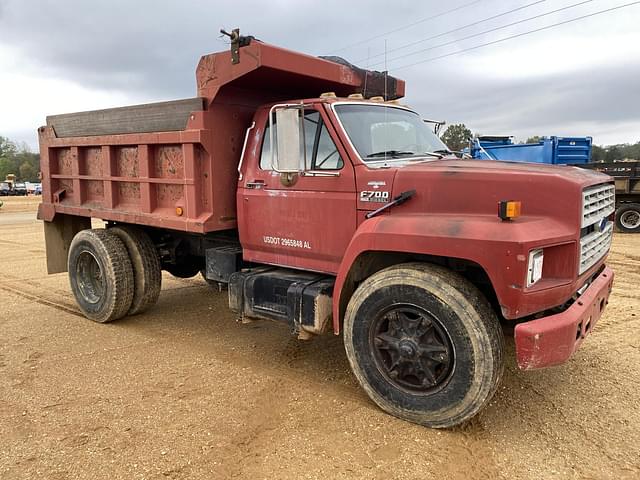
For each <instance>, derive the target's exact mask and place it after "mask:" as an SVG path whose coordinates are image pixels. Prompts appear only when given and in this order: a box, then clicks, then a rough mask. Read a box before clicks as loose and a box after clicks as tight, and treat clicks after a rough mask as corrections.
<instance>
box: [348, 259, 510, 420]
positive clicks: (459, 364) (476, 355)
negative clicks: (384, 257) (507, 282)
mask: <svg viewBox="0 0 640 480" xmlns="http://www.w3.org/2000/svg"><path fill="white" fill-rule="evenodd" d="M344 341H345V348H346V351H347V357H348V359H349V362H350V364H351V367H352V369H353V372H354V373H355V375H356V377H357V379H358V381H359V382H360V384H361V385H362V387H363V388H364V389H365V390H366V392H367V393H368V395H369V396H370V397H371V399H372V400H373V401H374V402H375V403H376V404H377V405H378V406H379V407H380V408H382V409H383V410H385V411H386V412H388V413H390V414H392V415H395V416H397V417H400V418H402V419H405V420H409V421H412V422H415V423H419V424H421V425H425V426H429V427H435V428H444V427H451V426H454V425H457V424H459V423H461V422H464V421H465V420H467V419H469V418H471V417H472V416H474V415H475V414H476V413H478V412H479V411H480V410H481V409H482V408H483V407H484V406H485V405H486V404H487V403H488V401H489V400H490V399H491V397H492V395H493V394H494V392H495V391H496V389H497V386H498V383H499V381H500V378H501V377H502V372H503V350H504V337H503V334H502V330H501V328H500V324H499V322H498V320H497V318H496V316H495V314H494V313H493V311H492V310H491V307H490V306H489V303H488V302H487V300H486V299H485V298H484V297H483V296H482V294H481V293H480V292H479V291H478V289H477V288H476V287H474V286H473V285H472V284H471V283H470V282H468V281H467V280H465V279H464V278H463V277H461V276H460V275H457V274H455V273H453V272H451V271H449V270H447V269H445V268H443V267H439V266H435V265H428V264H420V263H412V264H403V265H397V266H393V267H390V268H387V269H384V270H382V271H380V272H378V273H376V274H374V275H372V276H371V277H369V278H368V279H367V280H365V281H364V282H363V283H362V284H361V285H360V286H359V287H358V289H357V290H356V292H355V293H354V295H353V297H352V298H351V300H350V302H349V305H348V307H347V312H346V316H345V320H344Z"/></svg>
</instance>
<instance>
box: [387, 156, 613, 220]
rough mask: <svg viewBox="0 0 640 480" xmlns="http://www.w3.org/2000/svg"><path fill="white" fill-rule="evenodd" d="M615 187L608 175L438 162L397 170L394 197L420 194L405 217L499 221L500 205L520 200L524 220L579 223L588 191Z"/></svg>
mask: <svg viewBox="0 0 640 480" xmlns="http://www.w3.org/2000/svg"><path fill="white" fill-rule="evenodd" d="M609 181H612V178H611V177H609V176H608V175H604V174H601V173H599V172H594V171H591V170H585V169H582V168H578V167H570V166H553V165H540V164H530V163H517V162H494V161H486V160H481V161H474V160H437V161H432V162H424V163H417V164H415V165H408V166H405V167H403V168H398V169H396V171H395V179H394V181H393V192H392V195H393V196H396V195H398V194H400V193H401V192H403V191H407V190H416V195H415V198H413V199H412V200H411V201H409V202H406V204H405V205H406V207H405V205H403V206H402V211H403V212H404V213H424V212H428V213H432V214H434V213H435V214H437V213H447V214H452V215H455V214H491V215H497V210H498V202H500V201H503V200H519V201H521V202H522V216H556V217H558V218H563V219H566V218H567V215H571V217H572V218H575V219H578V218H579V217H580V215H581V209H582V190H583V189H584V188H586V187H588V186H591V185H595V184H598V183H605V182H609Z"/></svg>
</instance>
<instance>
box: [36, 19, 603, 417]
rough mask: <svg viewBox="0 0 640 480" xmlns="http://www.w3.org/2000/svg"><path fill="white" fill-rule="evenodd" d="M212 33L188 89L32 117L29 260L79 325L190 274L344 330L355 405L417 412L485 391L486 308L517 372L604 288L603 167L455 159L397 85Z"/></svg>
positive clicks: (432, 411)
mask: <svg viewBox="0 0 640 480" xmlns="http://www.w3.org/2000/svg"><path fill="white" fill-rule="evenodd" d="M231 39H232V43H231V51H230V52H220V53H216V54H211V55H205V56H203V57H202V58H201V59H200V62H199V64H198V67H197V70H196V80H197V86H198V97H197V98H193V99H187V100H180V101H173V102H166V103H159V104H150V105H138V106H133V107H123V108H118V109H109V110H101V111H98V112H83V113H75V114H66V115H56V116H51V117H48V118H47V125H46V126H43V127H41V128H40V129H39V137H40V152H41V168H42V184H43V199H42V204H41V205H40V208H39V212H38V216H39V218H40V219H41V220H43V221H44V228H45V242H46V249H47V267H48V271H49V272H50V273H57V272H63V271H68V273H69V280H70V283H71V289H72V291H73V294H74V296H75V298H76V301H77V302H78V305H79V307H80V309H81V310H82V311H83V312H84V314H85V315H86V316H87V317H88V318H89V319H91V320H94V321H96V322H108V321H112V320H116V319H118V318H121V317H123V316H125V315H133V314H136V313H141V312H143V311H145V310H146V309H148V308H149V307H151V306H152V305H153V304H154V303H155V302H156V300H157V298H158V295H159V293H160V287H161V269H164V270H167V271H168V272H170V273H171V274H173V275H175V276H177V277H192V276H195V275H197V274H199V273H200V272H202V273H203V275H204V276H205V278H206V279H207V280H209V281H211V282H216V283H220V284H224V285H226V286H228V294H229V306H230V308H231V310H232V311H234V312H236V313H237V314H238V316H239V317H240V318H244V317H250V318H262V319H271V320H276V321H281V322H284V323H286V324H288V325H289V327H290V329H291V332H293V334H295V335H297V336H298V338H300V339H305V340H308V339H311V338H313V337H314V336H316V335H320V334H323V333H327V332H329V331H333V333H334V334H336V335H337V334H340V333H342V334H343V337H344V343H345V349H346V352H347V357H348V359H349V362H350V365H351V367H352V369H353V371H354V374H355V376H356V378H357V379H358V381H359V382H360V384H361V385H362V387H363V388H364V389H365V391H366V392H367V394H368V395H369V396H370V397H371V398H372V399H373V401H374V402H376V403H377V404H378V405H379V406H380V407H381V408H382V409H384V410H385V411H387V412H389V413H391V414H393V415H396V416H398V417H400V418H403V419H406V420H409V421H412V422H416V423H420V424H422V425H427V426H431V427H449V426H452V425H456V424H459V423H461V422H463V421H465V420H467V419H469V418H471V417H473V416H474V415H475V414H476V413H478V412H479V411H480V410H481V409H482V408H483V407H484V406H485V405H486V404H487V403H488V401H489V400H490V398H491V397H492V395H493V393H494V392H495V391H496V389H497V388H498V384H499V382H500V378H501V376H502V372H503V364H504V357H505V351H504V336H503V331H502V329H501V326H500V320H504V321H506V322H508V323H510V324H511V325H513V326H514V330H515V346H516V349H515V350H516V359H517V363H518V366H519V367H520V368H522V369H534V368H541V367H548V366H552V365H557V364H560V363H563V362H565V361H566V360H568V359H569V357H571V355H572V354H573V353H574V351H575V350H576V349H577V348H578V347H579V346H580V345H581V343H582V341H583V339H584V338H585V337H586V336H587V335H588V334H589V333H590V332H591V330H592V329H593V327H594V325H595V323H596V322H597V320H598V319H599V318H600V316H601V315H602V312H603V310H604V308H605V305H606V303H607V299H608V297H609V293H610V291H611V286H612V282H613V276H614V274H613V272H612V270H611V269H610V268H608V267H607V266H606V265H605V259H606V257H607V253H608V251H609V245H610V242H611V238H612V229H613V225H612V222H609V221H608V220H607V219H608V216H609V215H610V214H611V213H612V212H613V208H614V200H613V189H614V186H613V183H612V181H611V179H610V178H609V177H608V176H606V175H603V174H600V173H598V172H589V171H585V170H578V169H571V168H566V167H565V168H561V167H553V166H546V165H528V164H508V163H504V162H490V161H483V162H475V161H472V160H459V159H457V158H456V157H455V156H454V155H452V154H450V153H449V151H448V149H447V147H446V146H445V145H444V144H443V143H442V142H441V141H440V140H439V139H438V138H437V136H436V135H435V134H434V132H433V131H432V128H431V127H430V126H429V125H427V124H425V123H424V122H423V121H422V120H421V118H420V116H419V115H418V114H417V113H416V112H414V111H413V110H411V109H409V108H407V107H405V106H401V105H399V104H397V99H399V98H401V97H402V96H403V95H404V90H405V84H404V82H403V81H402V80H399V79H396V78H393V77H390V76H387V75H386V74H384V73H381V72H373V71H366V70H362V69H359V68H357V67H354V66H352V65H350V64H347V63H346V62H344V60H341V59H338V58H335V57H331V58H315V57H311V56H308V55H304V54H300V53H296V52H292V51H290V50H285V49H280V48H277V47H274V46H271V45H268V44H265V43H262V42H259V41H256V40H254V39H253V38H252V37H241V36H240V35H239V34H238V31H237V30H236V31H234V33H233V34H231ZM322 92H325V93H322ZM326 92H331V93H326ZM321 93H322V94H321ZM92 217H93V218H100V219H103V220H104V221H105V222H107V228H106V229H92V228H91V218H92Z"/></svg>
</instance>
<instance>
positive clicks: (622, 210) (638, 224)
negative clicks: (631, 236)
mask: <svg viewBox="0 0 640 480" xmlns="http://www.w3.org/2000/svg"><path fill="white" fill-rule="evenodd" d="M616 226H617V227H618V228H619V229H620V231H621V232H625V233H640V203H623V204H622V205H620V206H619V207H618V208H617V209H616Z"/></svg>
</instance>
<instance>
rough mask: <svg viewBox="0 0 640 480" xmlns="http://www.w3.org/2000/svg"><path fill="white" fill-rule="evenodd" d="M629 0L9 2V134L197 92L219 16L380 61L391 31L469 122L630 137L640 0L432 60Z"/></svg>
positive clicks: (406, 57)
mask: <svg viewBox="0 0 640 480" xmlns="http://www.w3.org/2000/svg"><path fill="white" fill-rule="evenodd" d="M631 1H632V0H592V1H590V2H585V3H584V4H582V5H579V6H576V7H573V8H568V9H566V10H563V11H560V12H557V13H553V14H550V15H545V16H542V17H541V18H538V19H534V20H530V21H525V22H523V23H519V24H516V25H512V26H510V27H507V28H500V29H499V27H502V26H504V25H507V24H510V23H514V22H518V21H520V20H524V19H527V18H530V17H533V16H536V15H541V14H545V13H547V12H551V11H553V10H557V9H561V8H563V7H567V6H570V5H573V4H576V3H579V2H580V0H546V1H545V0H543V1H535V0H512V1H506V0H479V1H475V2H474V1H471V0H455V1H451V2H443V1H441V0H440V1H435V0H428V1H427V0H422V1H417V0H394V1H368V2H364V1H362V2H357V1H351V2H347V1H345V0H340V1H334V0H324V1H322V2H317V1H315V2H313V1H304V0H295V1H294V0H273V1H264V0H261V1H253V0H245V1H243V2H229V1H224V2H223V1H221V2H217V1H212V0H210V1H204V0H182V1H174V2H170V1H152V0H137V1H130V0H109V1H85V0H55V1H54V0H41V1H24V0H0V135H2V136H5V137H9V138H11V139H13V140H16V141H24V142H26V143H27V144H29V145H30V146H31V147H32V148H34V149H36V148H37V140H36V134H35V131H36V128H37V127H38V126H40V125H42V124H44V121H45V116H46V115H48V114H55V113H64V112H72V111H81V110H91V109H96V108H105V107H112V106H122V105H126V104H133V103H145V102H150V101H160V100H170V99H177V98H184V97H191V96H194V94H195V76H194V71H195V66H196V64H197V62H198V59H199V57H200V56H201V55H202V54H205V53H211V52H215V51H219V50H224V49H227V48H228V47H227V46H226V45H225V44H224V43H223V40H221V39H220V38H219V35H218V30H219V29H220V28H221V27H225V28H227V29H232V28H234V27H240V28H241V31H242V32H243V33H245V34H251V35H254V36H255V37H257V38H259V39H261V40H263V41H265V42H269V43H273V44H276V45H279V46H283V47H286V48H290V49H294V50H299V51H302V52H305V53H309V54H312V55H326V54H336V55H340V56H343V57H345V58H346V59H348V60H350V61H352V62H357V63H359V64H360V65H361V66H367V64H368V65H370V66H372V67H373V68H375V69H379V70H384V68H385V63H384V51H385V41H386V50H387V63H386V66H387V68H388V70H389V72H390V74H392V75H395V76H397V77H400V78H404V79H405V80H406V81H407V103H409V104H410V105H411V106H412V107H414V108H415V109H416V110H418V111H419V112H420V113H421V114H422V115H423V116H424V117H428V118H436V119H442V120H446V121H447V122H448V123H459V122H462V123H465V124H466V125H467V126H468V127H470V128H471V129H472V130H473V131H474V132H478V133H482V134H509V135H516V136H517V137H518V138H520V139H525V138H526V137H527V136H531V135H564V136H568V135H580V136H581V135H591V136H593V137H594V142H595V143H597V144H613V143H626V142H628V143H634V142H637V141H640V87H639V85H640V4H637V5H632V6H629V7H627V8H623V9H620V10H617V11H613V12H608V13H604V14H601V15H597V16H594V17H591V18H587V19H584V20H580V21H576V22H573V23H568V24H565V25H561V26H558V27H555V28H550V29H546V30H542V31H540V32H537V33H533V34H530V35H525V36H522V37H518V38H514V39H511V40H507V41H504V42H501V43H496V44H493V45H489V46H486V47H482V48H476V49H473V50H470V51H468V52H466V53H462V54H456V55H451V56H446V57H444V58H440V59H437V60H430V59H434V58H435V57H440V56H445V55H448V54H450V53H454V52H457V51H460V50H463V49H468V48H473V47H476V46H478V45H481V44H483V43H488V42H493V41H496V40H500V39H503V38H505V37H509V36H512V35H517V34H519V33H522V32H526V31H530V30H533V29H538V28H541V27H545V26H547V25H551V24H554V23H558V22H563V21H567V20H570V19H572V18H576V17H580V16H583V15H587V14H589V13H592V12H597V11H600V10H604V9H607V8H611V7H615V6H618V5H623V4H626V3H630V2H631ZM458 7H459V8H458ZM518 7H525V8H521V9H520V10H518V11H516V12H512V13H510V14H507V15H503V16H500V17H498V18H494V19H492V20H488V21H482V20H484V19H487V18H489V17H493V16H497V15H500V14H502V13H504V12H507V11H509V10H513V9H516V8H518ZM455 8H458V10H456V11H455V12H450V13H446V12H447V11H449V10H452V9H455ZM430 17H436V18H431V19H429V18H430ZM422 20H424V21H422ZM471 23H477V24H476V25H471V26H468V27H466V28H462V27H465V26H467V25H469V24H471ZM492 29H496V30H495V31H492V32H487V31H488V30H492ZM453 30H455V31H453ZM386 32H391V33H386ZM447 32H450V33H447ZM483 32H486V33H483ZM372 37H376V38H374V39H371V38H372ZM434 37H435V38H434ZM368 39H371V40H368ZM364 40H368V41H366V42H363V41H364ZM411 43H415V45H413V46H407V44H411ZM354 44H356V45H354ZM443 44H444V45H443ZM345 47H348V48H345ZM401 56H402V58H400V57H401ZM425 60H426V61H425ZM416 62H421V63H416ZM411 64H414V65H412V66H408V65H411ZM318 93H320V92H318Z"/></svg>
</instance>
